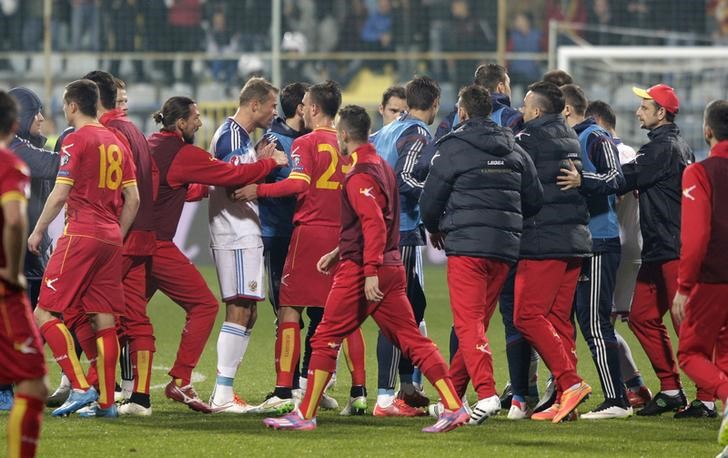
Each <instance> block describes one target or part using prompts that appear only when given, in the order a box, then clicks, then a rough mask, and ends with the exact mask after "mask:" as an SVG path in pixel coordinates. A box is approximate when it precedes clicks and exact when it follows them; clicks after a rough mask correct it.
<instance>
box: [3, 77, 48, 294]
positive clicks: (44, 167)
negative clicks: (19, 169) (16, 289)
mask: <svg viewBox="0 0 728 458" xmlns="http://www.w3.org/2000/svg"><path fill="white" fill-rule="evenodd" d="M8 93H9V94H10V95H11V96H12V97H13V98H14V99H15V100H16V101H17V103H18V109H19V118H20V119H19V121H20V128H19V129H18V132H17V133H16V135H15V137H14V138H13V139H12V140H11V141H10V145H9V147H10V149H11V150H12V151H13V152H14V153H15V154H16V155H17V156H18V157H19V158H21V159H22V160H23V161H24V162H25V163H26V164H27V165H28V168H29V169H30V201H29V202H28V231H32V230H33V228H34V227H35V224H36V223H37V222H38V217H40V214H41V212H42V211H43V206H44V205H45V202H46V200H47V199H48V195H50V193H51V190H52V189H53V183H54V181H55V179H56V175H57V174H58V167H59V165H60V162H61V160H60V156H59V155H58V154H55V153H54V152H52V151H48V150H46V149H43V146H44V145H45V142H46V139H45V137H43V136H41V135H31V134H30V126H31V125H32V124H33V119H34V118H35V115H36V114H38V112H39V111H41V109H42V106H41V103H40V99H39V98H38V96H37V95H35V94H34V93H33V92H32V91H31V90H30V89H26V88H24V87H17V88H14V89H11V90H10V91H9V92H8ZM50 247H51V239H50V237H48V234H47V233H46V234H43V240H42V241H41V245H40V252H41V255H40V256H35V255H34V254H32V253H31V252H30V251H27V252H26V254H25V269H24V273H25V276H26V277H28V279H31V280H37V279H40V278H41V277H43V271H44V270H45V266H46V264H47V263H48V258H49V257H50Z"/></svg>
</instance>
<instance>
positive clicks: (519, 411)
mask: <svg viewBox="0 0 728 458" xmlns="http://www.w3.org/2000/svg"><path fill="white" fill-rule="evenodd" d="M532 413H533V410H532V409H530V408H529V407H528V403H526V402H520V401H516V400H513V401H511V408H510V410H508V417H507V418H508V419H509V420H526V419H528V418H531V414H532Z"/></svg>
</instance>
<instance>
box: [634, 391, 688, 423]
mask: <svg viewBox="0 0 728 458" xmlns="http://www.w3.org/2000/svg"><path fill="white" fill-rule="evenodd" d="M687 403H688V400H687V399H685V394H684V393H683V392H682V390H680V392H679V393H678V394H676V395H675V396H668V395H667V394H665V393H663V392H659V393H657V394H656V395H655V397H654V398H652V399H651V400H650V402H648V403H647V404H645V407H644V408H643V409H642V410H639V411H638V412H637V415H638V416H640V417H652V416H655V415H662V414H663V413H665V412H674V411H676V410H679V409H681V408H683V407H685V406H686V405H687Z"/></svg>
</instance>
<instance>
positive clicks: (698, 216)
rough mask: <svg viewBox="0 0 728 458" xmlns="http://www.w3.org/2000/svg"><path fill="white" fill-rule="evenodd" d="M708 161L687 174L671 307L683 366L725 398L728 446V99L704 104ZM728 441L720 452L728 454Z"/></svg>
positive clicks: (723, 429) (722, 436)
mask: <svg viewBox="0 0 728 458" xmlns="http://www.w3.org/2000/svg"><path fill="white" fill-rule="evenodd" d="M703 134H704V136H705V140H706V142H707V143H708V145H710V154H709V156H708V158H707V159H705V160H704V161H701V162H698V163H696V164H692V165H689V166H688V167H687V168H686V169H685V173H684V174H683V177H682V189H683V191H682V220H681V221H682V225H681V229H680V238H681V241H682V246H681V251H680V264H679V266H678V290H677V294H676V295H675V298H674V301H673V304H672V313H673V316H674V317H675V319H676V320H677V321H678V322H680V344H679V347H678V352H677V358H678V362H679V364H680V368H681V369H682V370H683V371H685V373H686V374H687V375H688V376H689V377H690V378H691V379H693V380H694V381H695V383H696V384H697V385H698V386H700V387H701V388H702V389H704V390H705V391H707V392H708V393H709V394H710V395H712V396H715V397H717V398H719V399H720V400H721V401H722V402H723V421H722V423H721V425H720V432H719V435H718V442H719V443H720V445H722V446H724V447H725V446H728V332H726V326H728V307H726V303H725V300H726V297H728V267H727V266H726V263H725V258H724V257H723V256H725V252H726V249H728V232H727V231H726V230H727V229H728V202H726V200H725V195H726V191H728V100H716V101H714V102H711V103H710V104H708V106H707V107H706V109H705V118H704V122H703ZM726 451H728V447H726V450H725V451H724V452H723V454H721V455H719V456H724V454H725V453H726Z"/></svg>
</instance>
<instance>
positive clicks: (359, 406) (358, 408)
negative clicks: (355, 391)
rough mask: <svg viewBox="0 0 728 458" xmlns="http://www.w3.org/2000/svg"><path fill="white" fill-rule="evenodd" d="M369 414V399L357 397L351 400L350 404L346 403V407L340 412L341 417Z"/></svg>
mask: <svg viewBox="0 0 728 458" xmlns="http://www.w3.org/2000/svg"><path fill="white" fill-rule="evenodd" d="M366 413H367V398H366V396H357V397H355V398H349V402H347V403H346V407H344V408H343V409H342V411H341V412H339V415H342V416H345V417H348V416H350V415H366Z"/></svg>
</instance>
